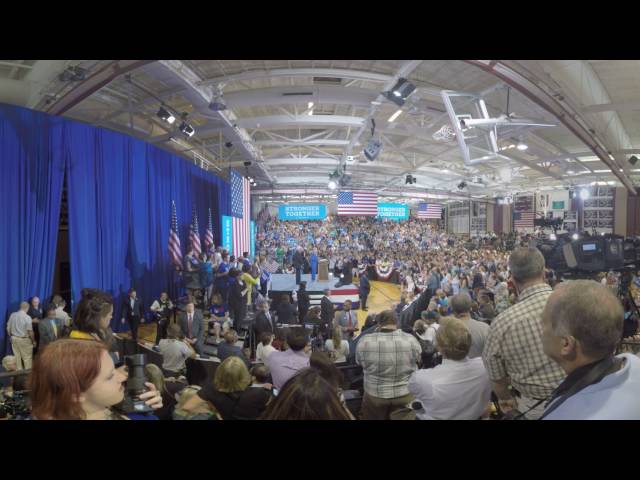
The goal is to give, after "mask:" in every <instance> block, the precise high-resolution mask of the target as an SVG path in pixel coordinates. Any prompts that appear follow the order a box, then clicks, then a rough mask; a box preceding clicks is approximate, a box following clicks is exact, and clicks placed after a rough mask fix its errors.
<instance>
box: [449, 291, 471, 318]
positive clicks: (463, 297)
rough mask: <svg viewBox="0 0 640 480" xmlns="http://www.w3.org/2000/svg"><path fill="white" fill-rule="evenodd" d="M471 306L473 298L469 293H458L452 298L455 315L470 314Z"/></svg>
mask: <svg viewBox="0 0 640 480" xmlns="http://www.w3.org/2000/svg"><path fill="white" fill-rule="evenodd" d="M471 305H472V302H471V297H470V296H469V294H468V293H458V294H456V295H454V296H453V297H452V298H451V309H452V310H453V313H454V315H460V314H463V313H469V312H470V311H471Z"/></svg>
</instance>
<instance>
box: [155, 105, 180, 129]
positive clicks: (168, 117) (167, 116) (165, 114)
mask: <svg viewBox="0 0 640 480" xmlns="http://www.w3.org/2000/svg"><path fill="white" fill-rule="evenodd" d="M158 117H160V118H161V119H162V120H164V121H165V122H167V123H168V124H169V125H173V122H175V121H176V117H174V116H173V115H172V114H171V112H169V110H167V109H166V108H164V107H160V109H159V110H158Z"/></svg>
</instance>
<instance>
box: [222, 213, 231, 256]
mask: <svg viewBox="0 0 640 480" xmlns="http://www.w3.org/2000/svg"><path fill="white" fill-rule="evenodd" d="M232 225H233V222H232V220H231V217H228V216H226V215H223V216H222V248H224V249H225V250H226V251H227V252H229V255H231V254H232V252H231V250H232V242H233V238H232V237H233V226H232Z"/></svg>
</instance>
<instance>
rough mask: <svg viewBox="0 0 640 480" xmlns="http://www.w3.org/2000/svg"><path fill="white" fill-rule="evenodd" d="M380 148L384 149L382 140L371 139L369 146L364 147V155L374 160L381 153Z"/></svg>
mask: <svg viewBox="0 0 640 480" xmlns="http://www.w3.org/2000/svg"><path fill="white" fill-rule="evenodd" d="M380 150H382V142H380V141H379V140H374V139H371V140H369V143H368V144H367V147H366V148H365V149H364V156H365V157H366V158H367V160H369V161H370V162H373V161H374V160H375V159H376V158H378V155H379V154H380Z"/></svg>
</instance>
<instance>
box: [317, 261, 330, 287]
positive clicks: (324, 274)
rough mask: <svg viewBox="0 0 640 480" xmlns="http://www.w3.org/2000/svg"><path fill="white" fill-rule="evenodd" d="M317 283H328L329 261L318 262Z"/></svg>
mask: <svg viewBox="0 0 640 480" xmlns="http://www.w3.org/2000/svg"><path fill="white" fill-rule="evenodd" d="M318 281H320V282H323V281H324V282H327V281H329V260H325V259H322V260H320V261H318Z"/></svg>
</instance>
